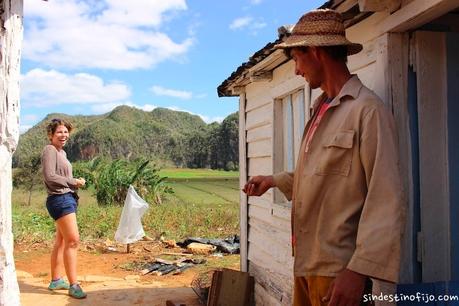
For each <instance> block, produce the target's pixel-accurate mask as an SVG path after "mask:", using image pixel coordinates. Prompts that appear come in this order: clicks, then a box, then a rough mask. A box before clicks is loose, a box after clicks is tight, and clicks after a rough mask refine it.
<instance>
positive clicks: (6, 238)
mask: <svg viewBox="0 0 459 306" xmlns="http://www.w3.org/2000/svg"><path fill="white" fill-rule="evenodd" d="M22 6H23V2H22V0H10V1H4V0H1V2H0V14H1V16H0V26H1V28H2V31H1V33H0V55H1V56H0V75H1V78H0V79H1V81H0V280H1V281H0V305H6V304H8V305H9V306H16V305H20V301H19V286H18V282H17V277H16V269H15V265H14V258H13V232H12V224H11V223H12V220H11V191H12V189H13V186H12V170H11V168H12V157H13V152H14V151H15V150H16V147H17V144H18V139H19V76H20V55H21V43H22V30H23V27H22V15H23V10H22Z"/></svg>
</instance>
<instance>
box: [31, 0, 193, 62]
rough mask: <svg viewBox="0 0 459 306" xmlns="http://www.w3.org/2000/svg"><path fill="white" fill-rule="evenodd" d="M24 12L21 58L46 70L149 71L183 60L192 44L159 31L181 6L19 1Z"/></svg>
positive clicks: (154, 0)
mask: <svg viewBox="0 0 459 306" xmlns="http://www.w3.org/2000/svg"><path fill="white" fill-rule="evenodd" d="M24 8H25V12H24V15H25V18H26V19H25V20H26V23H25V25H26V30H25V32H24V48H23V56H24V58H26V59H29V60H32V61H37V62H40V63H43V64H45V65H48V66H51V67H67V68H81V67H83V68H88V67H89V68H106V69H136V68H149V67H152V66H154V65H155V64H157V63H159V62H162V61H164V60H167V59H175V58H177V57H180V56H183V55H185V54H186V53H187V51H188V49H189V48H190V47H191V45H192V44H193V40H194V39H193V37H188V38H186V39H184V40H183V41H181V42H174V41H173V40H172V39H171V38H170V37H169V36H168V35H166V34H165V33H163V32H161V31H160V26H161V25H162V24H163V23H164V20H165V19H167V17H168V15H167V14H168V13H169V14H170V13H174V12H177V11H183V10H186V9H187V6H186V2H185V0H168V1H160V0H136V1H125V0H104V1H89V0H86V1H79V0H53V1H49V2H44V1H37V0H25V4H24ZM184 31H186V29H184Z"/></svg>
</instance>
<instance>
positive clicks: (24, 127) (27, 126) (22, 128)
mask: <svg viewBox="0 0 459 306" xmlns="http://www.w3.org/2000/svg"><path fill="white" fill-rule="evenodd" d="M31 127H32V125H23V124H21V125H20V126H19V134H24V133H25V132H27V130H28V129H30V128H31Z"/></svg>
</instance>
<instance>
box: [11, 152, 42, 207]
mask: <svg viewBox="0 0 459 306" xmlns="http://www.w3.org/2000/svg"><path fill="white" fill-rule="evenodd" d="M40 168H41V156H40V155H39V154H34V155H32V156H29V158H28V159H27V160H26V161H24V162H23V166H22V167H21V168H18V169H17V172H16V173H15V174H14V177H13V185H14V186H15V187H18V186H24V187H25V188H26V189H27V191H28V192H29V198H28V202H27V205H30V201H31V199H32V191H33V188H34V187H35V185H36V184H37V182H40V177H41V176H40Z"/></svg>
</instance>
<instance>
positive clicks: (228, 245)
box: [177, 235, 240, 254]
mask: <svg viewBox="0 0 459 306" xmlns="http://www.w3.org/2000/svg"><path fill="white" fill-rule="evenodd" d="M194 242H197V243H202V244H210V245H213V246H215V247H216V249H217V250H218V251H220V252H223V253H227V254H239V247H240V241H239V236H237V235H235V236H233V237H229V238H226V239H205V238H199V237H198V238H194V237H192V238H188V239H185V240H184V241H183V242H178V243H177V245H178V246H180V247H182V248H186V247H187V246H188V245H189V244H191V243H194Z"/></svg>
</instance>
